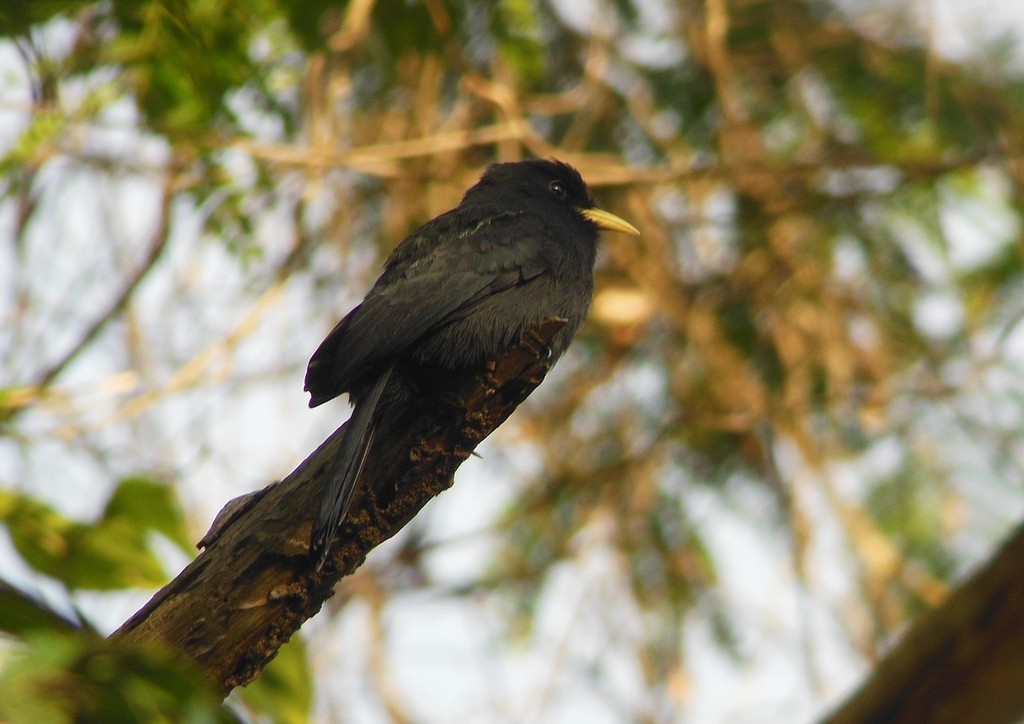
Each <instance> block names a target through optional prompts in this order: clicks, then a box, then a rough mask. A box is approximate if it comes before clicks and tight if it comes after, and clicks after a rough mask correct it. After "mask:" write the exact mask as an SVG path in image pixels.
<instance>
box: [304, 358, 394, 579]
mask: <svg viewBox="0 0 1024 724" xmlns="http://www.w3.org/2000/svg"><path fill="white" fill-rule="evenodd" d="M390 376H391V368H388V369H387V370H386V371H385V372H384V373H383V374H382V375H380V377H378V378H377V379H376V380H375V381H374V383H373V386H372V387H371V388H370V389H369V390H368V391H367V392H366V394H365V395H363V396H362V397H361V399H360V400H359V401H358V402H357V403H356V405H355V408H354V409H353V410H352V416H351V417H350V418H349V420H348V423H347V424H346V427H345V436H344V437H343V438H342V440H341V446H340V447H339V448H338V455H337V457H335V459H334V465H333V466H332V468H331V474H330V477H329V478H328V480H327V485H326V487H324V490H323V492H322V493H321V494H320V507H319V509H318V510H317V514H316V520H315V521H314V523H313V530H312V533H311V535H310V541H309V554H310V556H311V557H312V558H313V559H314V560H315V561H316V567H317V569H318V570H319V568H320V567H321V566H322V565H323V564H324V561H325V560H326V559H327V553H328V551H330V548H331V540H332V539H333V538H334V531H335V530H336V529H337V528H338V525H339V524H340V523H341V521H343V520H344V519H345V515H346V514H347V513H348V507H349V504H350V503H351V502H352V493H354V492H355V489H356V481H358V480H359V473H360V472H361V471H362V469H363V463H365V462H366V453H367V452H368V451H369V450H370V443H371V442H372V441H373V432H374V428H375V427H376V419H375V417H376V416H375V414H374V413H375V412H376V410H377V403H378V402H379V401H380V395H381V393H382V392H383V391H384V386H385V385H386V384H387V381H388V377H390Z"/></svg>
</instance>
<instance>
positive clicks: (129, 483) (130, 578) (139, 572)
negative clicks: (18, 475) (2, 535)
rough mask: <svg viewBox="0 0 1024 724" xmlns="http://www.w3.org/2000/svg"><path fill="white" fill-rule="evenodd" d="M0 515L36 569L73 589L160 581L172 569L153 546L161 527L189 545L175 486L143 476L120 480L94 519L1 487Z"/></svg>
mask: <svg viewBox="0 0 1024 724" xmlns="http://www.w3.org/2000/svg"><path fill="white" fill-rule="evenodd" d="M0 520H2V521H3V522H4V523H6V525H7V528H8V530H9V532H10V536H11V540H12V542H13V543H14V546H15V548H16V549H17V551H18V552H19V553H20V554H21V556H22V557H23V558H24V559H25V562H26V563H28V564H29V565H30V566H32V567H33V568H35V569H36V570H37V571H39V572H41V573H44V574H46V575H48V576H51V577H53V578H56V579H57V580H59V581H62V582H63V583H64V584H65V585H67V586H68V587H69V588H72V589H90V590H112V589H117V588H125V587H135V586H146V587H149V586H159V585H160V584H162V583H164V582H165V581H166V580H167V573H166V571H165V570H164V568H163V566H162V565H161V564H160V562H159V560H158V559H157V558H156V556H155V555H154V554H153V551H152V549H151V547H150V536H151V534H152V533H153V532H154V531H156V532H159V533H162V534H163V535H165V536H167V537H168V538H170V539H171V540H173V541H174V542H175V543H177V544H178V545H179V546H181V547H182V548H183V549H185V550H190V548H189V545H188V542H187V535H186V533H185V525H184V518H183V515H182V513H181V510H180V509H179V508H178V506H177V504H176V503H175V501H174V497H173V492H172V491H171V489H170V488H168V487H167V486H165V485H160V484H158V483H154V482H152V481H148V480H145V479H143V478H127V479H125V480H124V481H122V482H121V484H120V485H119V486H118V488H117V490H115V491H114V494H113V496H112V497H111V499H110V501H109V502H108V504H107V506H106V509H105V510H104V513H103V515H102V517H101V518H100V519H99V520H98V521H96V522H95V523H80V522H76V521H71V520H69V519H68V518H66V517H64V516H62V515H61V514H60V513H58V512H57V511H56V510H54V509H53V508H51V507H50V506H48V505H46V504H44V503H42V502H40V501H38V500H35V499H33V498H30V497H28V496H26V495H23V494H20V493H17V492H13V491H0Z"/></svg>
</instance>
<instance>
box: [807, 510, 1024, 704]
mask: <svg viewBox="0 0 1024 724" xmlns="http://www.w3.org/2000/svg"><path fill="white" fill-rule="evenodd" d="M1022 562H1024V526H1021V527H1019V528H1018V529H1017V531H1016V532H1015V533H1014V534H1013V536H1012V537H1011V538H1010V539H1009V540H1008V541H1007V542H1006V543H1005V544H1003V547H1002V549H1001V550H999V551H998V552H997V553H996V554H995V555H994V556H993V557H992V558H991V559H989V561H988V562H987V563H986V564H985V567H984V568H982V569H981V570H979V571H977V572H976V573H975V574H974V575H973V576H971V577H970V578H969V579H968V580H967V581H966V582H965V583H963V584H962V585H960V586H958V587H957V588H956V590H955V591H954V592H953V593H952V595H951V596H950V597H949V598H948V599H946V601H945V603H943V604H942V605H941V606H939V607H938V608H935V609H932V610H931V611H929V612H928V613H926V614H924V615H923V616H921V617H920V618H919V619H918V620H917V622H916V623H915V624H914V625H913V626H911V628H910V630H909V631H907V633H906V634H905V635H904V636H903V638H902V640H901V641H900V643H899V645H898V646H897V647H896V648H895V649H894V650H893V651H892V652H890V653H889V655H888V656H886V657H885V658H884V659H882V661H881V662H880V663H879V664H878V665H877V666H876V667H875V669H874V671H873V672H872V674H871V676H870V677H869V678H868V680H867V681H866V682H865V683H864V684H863V685H862V686H861V688H860V690H859V691H857V692H855V693H854V694H853V695H852V696H851V697H850V698H849V699H848V700H847V701H846V702H845V703H844V704H843V705H842V706H841V707H839V708H838V709H837V710H836V711H835V712H833V713H832V714H831V715H830V716H829V717H828V718H827V719H826V720H825V724H859V723H861V722H887V723H889V722H906V723H907V724H910V723H911V722H915V723H916V722H950V724H953V723H954V722H985V723H986V724H1003V723H1005V724H1012V722H1019V721H1020V720H1021V716H1022V715H1024V686H1022V682H1024V625H1021V621H1022V620H1024V576H1022V575H1021V564H1022Z"/></svg>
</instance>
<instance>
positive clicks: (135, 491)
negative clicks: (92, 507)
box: [103, 477, 193, 553]
mask: <svg viewBox="0 0 1024 724" xmlns="http://www.w3.org/2000/svg"><path fill="white" fill-rule="evenodd" d="M119 518H126V519H128V520H132V521H135V524H136V525H140V526H146V527H148V528H150V529H152V530H155V531H158V532H160V533H163V534H164V535H165V536H167V537H168V538H169V539H170V540H172V541H174V542H175V543H177V544H178V546H179V547H180V548H181V549H182V550H183V551H185V552H186V553H191V552H192V550H193V548H192V542H191V540H190V539H189V535H188V528H187V526H186V525H185V516H184V515H182V512H181V508H180V507H179V505H178V501H177V499H176V498H175V496H174V491H173V490H172V489H171V488H170V487H169V486H168V485H166V484H164V483H159V482H155V481H153V480H150V479H148V478H143V477H128V478H125V479H124V480H122V481H121V482H120V484H119V485H118V486H117V490H115V491H114V494H113V495H112V496H111V498H110V501H109V502H108V503H107V507H106V508H105V509H104V511H103V520H105V521H115V520H117V519H119Z"/></svg>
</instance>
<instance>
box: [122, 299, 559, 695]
mask: <svg viewBox="0 0 1024 724" xmlns="http://www.w3.org/2000/svg"><path fill="white" fill-rule="evenodd" d="M564 324H565V321H564V320H561V319H549V320H546V321H544V322H542V323H540V324H538V325H537V326H536V327H535V328H534V329H533V330H531V331H530V332H528V333H527V334H526V335H524V337H523V339H522V340H521V341H520V343H519V344H518V345H517V346H516V347H514V348H512V349H510V350H509V351H508V352H505V353H503V354H502V355H500V356H499V357H497V358H496V359H494V360H491V361H489V362H488V363H487V364H486V365H484V366H483V368H482V369H480V370H474V371H468V372H458V373H450V374H446V375H445V376H444V377H440V378H437V379H436V380H434V379H432V380H431V389H430V391H429V392H426V393H425V394H424V395H423V396H421V398H420V399H418V400H417V401H415V402H413V403H410V405H409V406H407V407H406V408H405V409H402V410H400V411H396V413H395V414H394V416H393V417H390V418H385V419H384V420H383V421H382V422H381V424H380V426H379V427H378V431H377V434H376V437H375V438H374V442H373V448H372V450H371V452H370V455H369V457H368V460H367V462H366V466H365V468H364V470H363V473H362V476H361V478H360V485H359V488H358V490H357V491H356V497H355V499H354V501H353V503H352V507H351V509H350V512H349V515H348V517H347V518H346V520H345V523H344V524H343V525H342V526H341V529H340V530H339V532H338V534H336V535H335V539H334V544H333V546H332V552H331V555H330V557H329V558H328V559H327V561H326V563H325V564H324V567H323V569H322V570H321V571H319V572H317V571H315V570H313V566H312V564H311V560H310V557H309V533H310V526H311V524H312V518H313V513H314V511H315V510H316V506H317V502H318V500H319V494H320V491H321V489H322V488H323V485H324V476H326V475H328V474H330V469H331V465H330V463H331V461H332V459H333V457H334V455H335V453H336V450H337V447H338V442H339V440H340V437H341V434H342V431H343V430H344V426H343V427H341V428H339V429H338V430H337V431H336V432H335V433H334V434H333V435H331V437H329V438H328V439H327V440H326V441H325V442H324V443H323V444H322V445H320V447H319V448H318V449H317V450H316V451H315V452H314V453H313V454H312V455H310V456H309V457H308V458H307V459H306V460H305V461H304V462H303V463H302V464H301V465H299V467H298V468H296V469H295V471H294V472H292V473H291V474H290V475H289V476H288V477H287V478H285V479H284V480H283V481H280V482H278V483H274V484H272V485H270V486H268V487H267V488H264V489H263V490H262V491H259V492H258V493H255V494H252V495H250V496H245V497H244V498H242V499H236V501H232V503H229V504H228V505H227V506H225V509H224V510H222V511H221V515H219V516H218V520H217V521H216V522H215V523H214V528H213V529H212V530H211V532H210V533H209V534H207V536H206V537H205V538H204V539H203V541H202V542H201V545H205V550H204V551H203V552H202V553H201V554H200V555H199V556H198V557H197V558H196V559H195V560H194V561H193V562H192V563H191V564H190V565H188V566H187V567H186V568H185V570H183V571H182V572H181V573H180V574H179V575H178V576H177V577H176V578H175V579H174V580H173V581H171V582H170V583H169V584H168V585H167V586H165V587H164V588H163V589H162V590H161V591H159V592H158V593H157V594H156V595H155V596H154V597H153V598H152V599H151V600H150V601H149V603H147V604H146V605H145V606H144V607H143V608H142V609H141V610H139V611H138V612H137V613H136V614H135V615H134V616H132V617H131V618H130V619H129V620H128V621H126V622H125V623H124V625H122V626H121V628H120V629H119V630H118V631H116V632H115V633H114V634H113V636H114V637H123V638H126V639H131V640H136V641H159V642H162V643H164V644H165V645H168V646H171V647H173V648H175V649H177V650H179V651H181V652H183V653H184V654H186V655H188V656H189V657H190V658H192V659H194V660H195V661H196V662H197V663H198V664H199V665H201V666H202V667H203V668H204V669H205V670H207V671H208V672H209V674H210V675H211V676H212V677H213V678H214V680H215V681H216V682H217V684H218V685H219V686H220V688H221V690H222V691H223V692H224V693H227V692H228V691H230V690H231V689H232V688H233V687H235V686H238V685H240V684H246V683H248V682H249V681H252V680H253V679H254V678H256V677H257V676H258V675H259V673H260V672H261V671H262V670H263V667H264V666H266V664H267V663H268V662H269V661H270V659H272V658H273V657H274V655H275V654H276V653H277V649H278V648H279V647H280V646H281V644H283V643H284V642H285V641H287V640H288V639H289V638H290V637H291V635H292V634H293V633H294V632H295V631H296V630H297V629H298V628H299V626H301V625H302V623H303V622H304V621H305V620H306V619H308V618H309V617H311V616H313V615H314V614H315V613H316V612H317V611H319V610H320V607H321V606H322V605H323V602H324V601H325V600H326V599H327V598H329V597H330V596H331V595H332V594H333V593H334V586H335V585H336V584H337V582H338V581H339V580H340V579H341V578H342V577H343V576H345V575H348V574H349V573H351V572H352V571H354V570H355V569H356V568H358V567H359V565H361V564H362V562H363V560H365V558H366V555H367V553H369V551H370V550H372V549H373V548H374V547H376V546H377V545H379V544H380V543H382V542H383V541H385V540H387V539H388V538H390V537H391V536H393V535H394V534H395V533H397V532H398V531H399V530H400V529H401V528H402V527H403V526H404V525H405V524H406V523H408V522H409V521H410V520H411V519H412V518H413V516H415V515H416V513H418V512H419V510H420V509H421V508H422V507H423V506H424V505H425V504H426V503H427V502H428V501H429V500H430V499H431V498H432V497H434V496H435V495H437V494H438V493H440V492H441V491H443V490H445V489H447V488H448V487H449V486H451V484H452V477H453V475H454V474H455V470H456V469H457V468H458V467H459V465H460V464H461V463H462V461H463V460H465V459H466V458H467V457H469V455H470V453H472V451H473V449H474V448H475V447H476V446H477V445H478V444H479V443H480V442H481V441H482V440H483V439H484V438H485V437H487V435H489V434H490V433H491V432H492V431H493V430H494V429H495V428H497V427H498V425H500V424H501V423H502V422H504V420H505V419H506V418H507V417H508V416H509V415H510V414H511V413H512V411H513V410H515V408H516V407H517V406H518V405H519V404H520V403H521V402H522V401H523V400H524V399H526V397H527V395H529V394H530V392H532V391H533V390H534V388H536V387H537V385H539V384H540V383H541V381H542V380H543V379H544V376H545V375H546V374H547V372H548V370H549V369H550V366H551V365H550V362H548V361H547V359H546V354H547V347H548V344H549V343H550V340H551V338H552V337H553V336H554V334H555V333H556V332H557V331H558V330H559V329H561V328H562V326H563V325H564Z"/></svg>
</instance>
